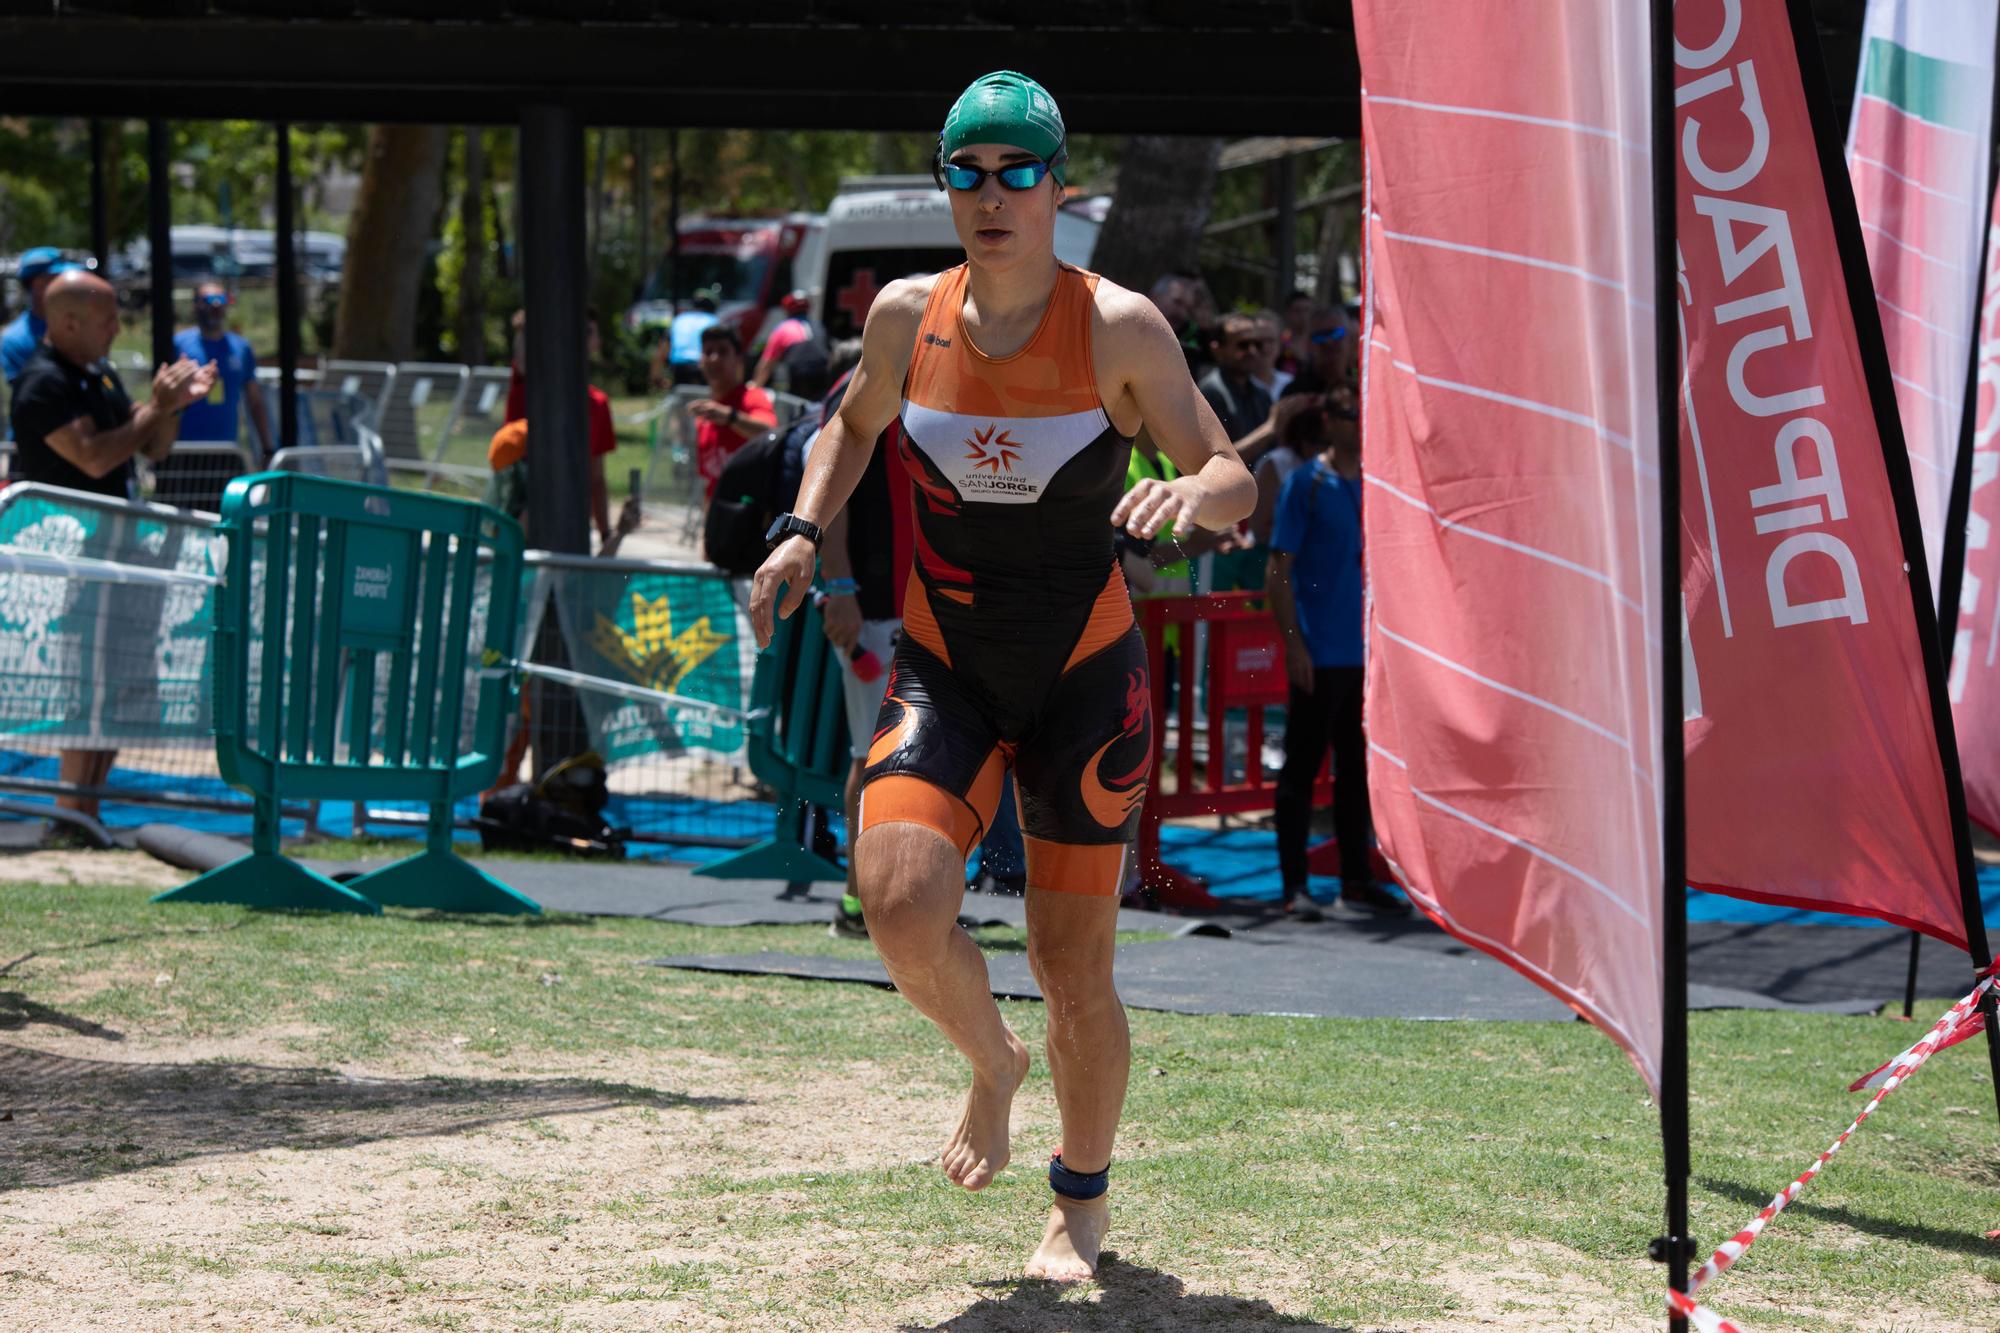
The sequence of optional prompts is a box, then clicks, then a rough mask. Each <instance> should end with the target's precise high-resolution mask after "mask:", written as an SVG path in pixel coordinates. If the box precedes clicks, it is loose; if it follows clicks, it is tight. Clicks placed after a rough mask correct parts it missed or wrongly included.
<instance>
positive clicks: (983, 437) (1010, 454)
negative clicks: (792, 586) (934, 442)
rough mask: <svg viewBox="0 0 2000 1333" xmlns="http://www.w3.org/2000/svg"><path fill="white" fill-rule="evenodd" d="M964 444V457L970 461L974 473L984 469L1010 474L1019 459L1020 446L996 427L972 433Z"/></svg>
mask: <svg viewBox="0 0 2000 1333" xmlns="http://www.w3.org/2000/svg"><path fill="white" fill-rule="evenodd" d="M965 444H966V455H965V456H966V457H967V458H969V459H971V460H972V466H973V470H974V471H977V470H978V469H980V468H985V469H986V470H987V471H988V472H994V473H998V472H1001V471H1006V472H1012V471H1013V470H1014V464H1015V463H1016V462H1018V461H1019V460H1020V457H1021V446H1020V445H1018V444H1016V443H1015V442H1014V438H1013V437H1012V436H1011V435H1009V434H1008V433H1007V432H1006V431H1004V430H1002V429H1000V427H999V426H997V425H994V426H988V427H987V428H986V429H985V430H975V431H973V432H972V435H971V436H970V438H968V439H967V440H966V441H965Z"/></svg>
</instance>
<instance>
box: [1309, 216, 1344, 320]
mask: <svg viewBox="0 0 2000 1333" xmlns="http://www.w3.org/2000/svg"><path fill="white" fill-rule="evenodd" d="M1346 212H1347V205H1346V204H1345V203H1338V204H1328V205H1327V206H1326V207H1325V208H1322V209H1321V210H1320V212H1319V274H1318V277H1317V279H1316V281H1315V282H1314V283H1313V297H1314V299H1315V300H1316V301H1317V302H1318V303H1319V304H1320V305H1335V304H1338V303H1339V301H1340V255H1341V251H1343V250H1345V249H1346V248H1347V226H1346V222H1347V218H1346Z"/></svg>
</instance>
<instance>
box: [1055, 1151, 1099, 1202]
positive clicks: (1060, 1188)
mask: <svg viewBox="0 0 2000 1333" xmlns="http://www.w3.org/2000/svg"><path fill="white" fill-rule="evenodd" d="M1049 1188H1050V1189H1052V1190H1054V1191H1055V1192H1056V1193H1058V1194H1060V1195H1062V1196H1063V1197H1064V1198H1065V1199H1077V1200H1084V1199H1095V1198H1097V1197H1098V1196H1099V1195H1101V1194H1103V1193H1104V1191H1106V1190H1108V1189H1110V1188H1111V1168H1110V1166H1109V1165H1107V1166H1106V1167H1105V1168H1104V1169H1103V1170H1102V1171H1097V1172H1094V1173H1092V1174H1090V1175H1085V1174H1084V1173H1083V1172H1081V1171H1072V1170H1070V1169H1069V1168H1068V1167H1067V1166H1065V1165H1063V1159H1062V1154H1061V1153H1057V1154H1056V1155H1055V1156H1053V1157H1051V1158H1049Z"/></svg>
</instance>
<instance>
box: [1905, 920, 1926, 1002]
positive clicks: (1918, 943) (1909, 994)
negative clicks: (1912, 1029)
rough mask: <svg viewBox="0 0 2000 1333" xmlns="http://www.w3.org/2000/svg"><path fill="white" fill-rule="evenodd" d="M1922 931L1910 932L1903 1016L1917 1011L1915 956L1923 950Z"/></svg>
mask: <svg viewBox="0 0 2000 1333" xmlns="http://www.w3.org/2000/svg"><path fill="white" fill-rule="evenodd" d="M1923 944H1924V933H1923V932H1922V931H1921V930H1913V931H1911V932H1910V971H1909V975H1907V976H1905V977H1904V978H1903V1017H1905V1018H1911V1017H1914V1016H1915V1014H1916V1012H1917V958H1918V956H1919V955H1920V954H1921V953H1922V952H1923Z"/></svg>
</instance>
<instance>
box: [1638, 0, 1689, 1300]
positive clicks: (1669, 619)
mask: <svg viewBox="0 0 2000 1333" xmlns="http://www.w3.org/2000/svg"><path fill="white" fill-rule="evenodd" d="M1650 4H1651V11H1650V17H1651V26H1652V51H1651V55H1652V61H1651V64H1652V86H1651V88H1650V90H1649V91H1650V97H1649V98H1648V103H1649V107H1650V110H1651V118H1652V150H1653V152H1652V158H1653V342H1654V348H1653V364H1654V372H1653V373H1654V395H1653V396H1654V409H1655V411H1656V413H1657V414H1658V415H1657V420H1656V423H1655V429H1656V430H1657V431H1658V437H1659V468H1660V513H1659V524H1660V586H1659V599H1660V604H1659V607H1658V615H1659V618H1660V621H1659V634H1660V717H1659V723H1660V773H1659V789H1660V894H1661V906H1662V909H1663V910H1662V913H1661V920H1662V930H1661V950H1662V958H1661V981H1662V984H1663V989H1664V992H1665V993H1664V995H1663V996H1662V1001H1663V1003H1662V1004H1661V1029H1660V1142H1661V1147H1662V1150H1663V1151H1662V1156H1663V1157H1664V1159H1665V1166H1666V1177H1667V1182H1666V1183H1667V1234H1666V1235H1665V1236H1663V1237H1661V1238H1660V1240H1658V1241H1656V1242H1654V1255H1653V1257H1654V1258H1655V1259H1659V1260H1663V1261H1664V1262H1665V1263H1666V1265H1667V1285H1668V1286H1670V1287H1672V1288H1673V1290H1675V1291H1678V1292H1686V1291H1687V1284H1688V1262H1689V1260H1690V1259H1691V1258H1692V1257H1693V1255H1694V1241H1693V1240H1692V1239H1691V1238H1690V1237H1689V1236H1688V1197H1687V1192H1688V1175H1689V1153H1688V1062H1687V806H1686V788H1685V783H1686V758H1687V751H1686V746H1687V740H1686V735H1685V722H1684V720H1683V716H1682V713H1683V708H1682V703H1681V635H1682V631H1681V486H1680V462H1681V418H1680V384H1681V348H1680V302H1679V300H1678V299H1676V293H1677V292H1678V291H1679V263H1678V258H1677V249H1676V237H1677V232H1678V219H1679V211H1678V210H1679V199H1678V195H1679V188H1680V156H1679V152H1678V149H1677V147H1676V144H1675V138H1676V136H1675V134H1674V6H1673V0H1650ZM1667 1327H1668V1328H1669V1329H1670V1330H1672V1331H1673V1333H1684V1331H1685V1330H1686V1328H1687V1320H1686V1319H1685V1318H1684V1317H1683V1316H1681V1315H1680V1314H1678V1313H1670V1314H1669V1315H1668V1316H1667Z"/></svg>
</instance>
